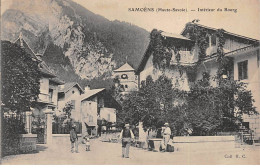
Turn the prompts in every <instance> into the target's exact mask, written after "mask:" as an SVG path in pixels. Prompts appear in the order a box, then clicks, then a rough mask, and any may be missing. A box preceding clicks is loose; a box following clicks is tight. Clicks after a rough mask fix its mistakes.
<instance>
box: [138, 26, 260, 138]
mask: <svg viewBox="0 0 260 168" xmlns="http://www.w3.org/2000/svg"><path fill="white" fill-rule="evenodd" d="M194 25H196V26H197V27H198V28H201V29H203V30H204V31H206V32H207V35H206V40H207V47H206V50H205V56H204V57H203V58H201V57H200V54H199V52H200V48H199V47H198V44H197V43H196V42H195V41H192V40H191V37H190V34H189V27H190V26H194ZM217 31H218V29H215V28H211V27H207V26H204V25H200V24H196V23H187V24H186V26H185V28H184V30H183V31H182V33H181V34H180V35H176V34H170V33H165V32H162V31H161V32H160V34H161V38H162V44H163V45H164V46H166V45H167V46H169V44H170V46H171V47H169V48H168V50H169V52H171V55H172V57H171V60H170V65H169V67H168V68H165V69H164V70H163V71H162V70H161V69H160V68H158V67H156V66H155V64H154V62H153V60H154V59H153V57H154V53H153V52H152V51H151V47H152V46H151V44H149V46H148V48H147V50H146V52H145V54H144V56H143V59H142V61H141V63H140V64H139V67H138V69H137V71H136V75H138V76H139V80H138V86H139V87H140V85H141V82H142V81H144V80H145V79H146V78H147V76H149V75H150V76H151V77H152V78H153V79H154V80H156V79H158V77H159V76H160V75H162V74H163V75H165V76H167V77H168V78H169V79H171V80H172V84H173V87H175V88H178V89H180V90H185V91H189V89H190V87H191V85H192V83H193V82H194V81H198V80H201V79H202V78H203V74H205V73H207V74H209V75H210V76H211V77H214V76H216V75H217V71H218V62H217V48H218V46H219V43H220V39H219V37H218V36H217V35H216V33H217ZM223 35H224V37H225V43H224V46H223V50H224V56H225V57H230V58H231V59H232V63H233V65H232V67H230V70H229V71H228V72H225V74H223V77H224V76H225V77H226V78H229V79H234V80H239V81H241V82H244V83H247V84H248V85H247V89H249V90H251V91H252V95H253V99H254V100H255V102H254V106H255V107H256V110H257V111H258V112H260V107H259V106H260V99H259V96H260V94H259V93H260V73H259V64H260V62H259V60H260V59H259V40H257V39H252V38H248V37H245V36H241V35H237V34H234V33H230V32H227V31H224V32H223ZM176 48H178V50H177V51H176ZM163 61H165V60H162V62H163ZM178 66H182V67H185V68H181V69H179V68H178ZM192 67H196V70H194V68H192ZM210 85H211V86H217V85H218V83H217V81H216V80H214V78H210ZM259 123H260V120H259V115H250V116H248V115H244V116H243V124H244V126H247V127H248V128H249V129H251V130H253V131H254V135H255V138H256V139H259V138H260V131H259V130H260V125H259Z"/></svg>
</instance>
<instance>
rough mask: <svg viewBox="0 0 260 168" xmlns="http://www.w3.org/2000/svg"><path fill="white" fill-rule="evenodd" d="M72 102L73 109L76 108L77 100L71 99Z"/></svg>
mask: <svg viewBox="0 0 260 168" xmlns="http://www.w3.org/2000/svg"><path fill="white" fill-rule="evenodd" d="M70 102H71V104H72V109H75V100H71V101H70Z"/></svg>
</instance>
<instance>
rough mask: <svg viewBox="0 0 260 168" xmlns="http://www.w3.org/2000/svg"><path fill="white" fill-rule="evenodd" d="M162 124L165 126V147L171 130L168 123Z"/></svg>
mask: <svg viewBox="0 0 260 168" xmlns="http://www.w3.org/2000/svg"><path fill="white" fill-rule="evenodd" d="M164 126H165V130H164V131H163V140H164V147H165V148H166V147H167V144H168V142H169V140H170V137H171V133H172V132H171V129H170V127H169V124H168V123H165V124H164Z"/></svg>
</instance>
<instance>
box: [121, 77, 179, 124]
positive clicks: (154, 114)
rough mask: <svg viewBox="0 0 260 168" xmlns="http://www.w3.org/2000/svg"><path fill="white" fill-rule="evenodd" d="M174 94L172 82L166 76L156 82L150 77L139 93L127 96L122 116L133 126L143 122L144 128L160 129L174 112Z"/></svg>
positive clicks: (143, 83)
mask: <svg viewBox="0 0 260 168" xmlns="http://www.w3.org/2000/svg"><path fill="white" fill-rule="evenodd" d="M172 93H173V92H172V84H171V81H170V80H169V79H167V78H166V77H165V76H161V77H159V79H158V80H156V81H153V79H152V78H151V76H148V77H147V78H146V81H144V82H142V86H141V88H140V90H139V91H138V92H132V93H130V94H128V95H126V97H125V100H124V102H123V113H122V114H121V115H122V116H124V117H125V118H128V119H130V121H129V122H130V123H132V124H137V123H138V122H139V121H142V122H143V125H144V126H156V127H160V126H162V124H163V122H162V121H167V120H168V116H169V114H170V113H171V112H172V107H173V103H172V102H173V99H174V97H173V95H172Z"/></svg>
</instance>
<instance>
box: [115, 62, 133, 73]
mask: <svg viewBox="0 0 260 168" xmlns="http://www.w3.org/2000/svg"><path fill="white" fill-rule="evenodd" d="M125 71H134V68H133V67H132V66H131V65H129V64H128V63H125V64H124V65H122V66H121V67H120V68H118V69H115V70H114V72H125Z"/></svg>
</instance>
